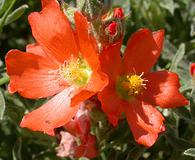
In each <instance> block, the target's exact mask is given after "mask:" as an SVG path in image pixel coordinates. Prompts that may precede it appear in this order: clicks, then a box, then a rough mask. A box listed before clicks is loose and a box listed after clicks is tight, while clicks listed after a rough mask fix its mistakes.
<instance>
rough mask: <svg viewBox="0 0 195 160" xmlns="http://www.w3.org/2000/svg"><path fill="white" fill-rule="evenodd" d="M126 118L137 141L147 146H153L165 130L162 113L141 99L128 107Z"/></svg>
mask: <svg viewBox="0 0 195 160" xmlns="http://www.w3.org/2000/svg"><path fill="white" fill-rule="evenodd" d="M126 118H127V121H128V124H129V126H130V128H131V131H132V133H133V136H134V138H135V140H136V141H137V143H139V144H141V145H144V146H146V147H151V146H152V145H153V144H154V143H155V142H156V140H157V138H158V134H159V133H160V132H162V131H164V130H165V127H164V125H163V121H164V118H163V116H162V115H161V113H160V112H159V111H158V110H157V109H156V108H154V107H153V106H151V105H148V104H146V103H144V102H141V101H139V102H138V101H136V102H135V103H133V104H131V105H129V106H128V107H127V108H126Z"/></svg>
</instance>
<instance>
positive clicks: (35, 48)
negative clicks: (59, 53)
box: [26, 44, 48, 58]
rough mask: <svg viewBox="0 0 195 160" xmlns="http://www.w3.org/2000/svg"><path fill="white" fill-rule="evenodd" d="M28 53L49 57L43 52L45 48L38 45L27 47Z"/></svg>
mask: <svg viewBox="0 0 195 160" xmlns="http://www.w3.org/2000/svg"><path fill="white" fill-rule="evenodd" d="M26 52H28V53H32V54H35V55H38V56H42V57H47V58H48V55H47V54H46V53H45V52H44V51H43V48H42V47H41V46H40V45H38V44H28V45H27V46H26Z"/></svg>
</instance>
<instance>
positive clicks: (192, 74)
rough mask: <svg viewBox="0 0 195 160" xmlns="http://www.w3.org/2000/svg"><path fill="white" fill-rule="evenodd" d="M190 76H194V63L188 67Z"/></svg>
mask: <svg viewBox="0 0 195 160" xmlns="http://www.w3.org/2000/svg"><path fill="white" fill-rule="evenodd" d="M190 74H191V76H195V63H192V64H191V65H190Z"/></svg>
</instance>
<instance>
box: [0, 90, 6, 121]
mask: <svg viewBox="0 0 195 160" xmlns="http://www.w3.org/2000/svg"><path fill="white" fill-rule="evenodd" d="M4 112H5V99H4V97H3V93H2V92H1V91H0V120H3V116H4Z"/></svg>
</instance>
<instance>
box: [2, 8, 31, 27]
mask: <svg viewBox="0 0 195 160" xmlns="http://www.w3.org/2000/svg"><path fill="white" fill-rule="evenodd" d="M27 8H28V5H26V4H25V5H22V6H20V7H19V8H17V9H16V10H14V11H13V12H12V13H11V14H9V15H8V16H7V18H6V20H5V25H8V24H9V23H12V22H14V21H15V20H17V19H18V18H19V17H20V16H22V15H23V14H24V12H25V10H26V9H27Z"/></svg>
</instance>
